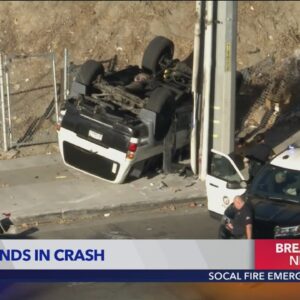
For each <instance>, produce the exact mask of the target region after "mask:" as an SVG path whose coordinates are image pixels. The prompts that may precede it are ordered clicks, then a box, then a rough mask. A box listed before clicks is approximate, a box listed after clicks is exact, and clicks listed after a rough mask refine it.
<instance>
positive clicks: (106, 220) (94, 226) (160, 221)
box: [33, 203, 219, 239]
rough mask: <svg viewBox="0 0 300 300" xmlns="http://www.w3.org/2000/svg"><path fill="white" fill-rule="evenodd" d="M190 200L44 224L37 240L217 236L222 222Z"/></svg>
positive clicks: (208, 237) (211, 237)
mask: <svg viewBox="0 0 300 300" xmlns="http://www.w3.org/2000/svg"><path fill="white" fill-rule="evenodd" d="M190 205H191V203H187V204H181V205H180V206H179V205H177V206H176V207H174V206H173V205H170V206H165V207H162V208H160V209H155V210H152V211H149V210H147V211H139V212H137V211H135V212H128V211H127V212H113V213H111V214H104V215H100V216H98V217H91V218H88V219H85V220H81V221H75V222H70V223H69V222H68V221H65V222H63V224H54V225H53V224H50V225H42V226H40V227H39V232H38V233H36V234H35V235H34V236H33V238H38V239H215V238H216V237H217V229H218V225H219V222H218V221H216V220H214V219H211V218H210V217H209V215H208V212H207V209H206V207H204V206H195V207H190Z"/></svg>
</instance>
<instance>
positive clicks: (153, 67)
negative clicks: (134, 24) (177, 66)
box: [142, 36, 174, 74]
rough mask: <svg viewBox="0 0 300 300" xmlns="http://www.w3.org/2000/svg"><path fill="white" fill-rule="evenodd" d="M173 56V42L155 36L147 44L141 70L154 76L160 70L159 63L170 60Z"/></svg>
mask: <svg viewBox="0 0 300 300" xmlns="http://www.w3.org/2000/svg"><path fill="white" fill-rule="evenodd" d="M173 54H174V44H173V42H172V41H171V40H169V39H167V38H165V37H163V36H157V37H155V38H154V39H153V40H152V41H151V42H150V43H149V45H148V46H147V48H146V50H145V52H144V55H143V59H142V68H143V69H144V70H145V71H146V72H150V73H152V74H156V73H157V72H159V71H160V70H161V67H160V63H161V62H162V61H163V60H165V59H172V58H173Z"/></svg>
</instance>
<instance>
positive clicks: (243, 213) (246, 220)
mask: <svg viewBox="0 0 300 300" xmlns="http://www.w3.org/2000/svg"><path fill="white" fill-rule="evenodd" d="M224 219H225V224H222V225H221V226H220V229H219V238H221V239H243V238H246V239H252V230H253V216H252V210H251V208H250V207H249V206H248V205H247V204H246V202H245V199H244V197H243V196H235V197H234V200H233V203H231V204H230V205H229V206H228V207H227V209H226V210H225V212H224Z"/></svg>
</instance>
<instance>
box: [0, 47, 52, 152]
mask: <svg viewBox="0 0 300 300" xmlns="http://www.w3.org/2000/svg"><path fill="white" fill-rule="evenodd" d="M0 67H1V70H2V74H0V91H1V127H2V128H1V132H2V135H3V139H2V141H1V147H2V149H3V150H4V151H6V150H7V149H10V148H13V147H20V146H24V145H33V144H43V143H51V142H55V141H56V140H57V136H56V131H55V125H54V124H55V121H56V117H57V94H58V86H57V83H56V75H55V56H54V54H53V53H47V54H40V55H9V56H2V65H1V66H0ZM1 75H2V76H1ZM3 116H4V117H3Z"/></svg>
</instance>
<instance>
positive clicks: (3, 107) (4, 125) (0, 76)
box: [0, 54, 8, 152]
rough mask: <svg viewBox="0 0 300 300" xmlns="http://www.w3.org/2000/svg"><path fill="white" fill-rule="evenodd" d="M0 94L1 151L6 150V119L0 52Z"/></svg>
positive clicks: (0, 55) (0, 56)
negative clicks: (0, 120) (0, 119)
mask: <svg viewBox="0 0 300 300" xmlns="http://www.w3.org/2000/svg"><path fill="white" fill-rule="evenodd" d="M0 96H1V110H2V133H3V151H5V152H7V150H8V147H7V135H6V121H5V101H4V83H3V60H2V54H0Z"/></svg>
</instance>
